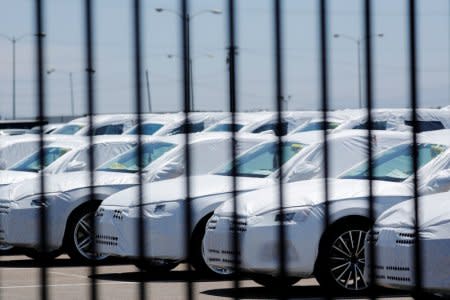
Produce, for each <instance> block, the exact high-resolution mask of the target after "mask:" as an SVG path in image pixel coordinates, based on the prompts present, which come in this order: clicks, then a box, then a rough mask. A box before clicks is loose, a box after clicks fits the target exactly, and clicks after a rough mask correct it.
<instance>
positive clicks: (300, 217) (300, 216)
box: [275, 206, 312, 222]
mask: <svg viewBox="0 0 450 300" xmlns="http://www.w3.org/2000/svg"><path fill="white" fill-rule="evenodd" d="M311 210H312V207H311V206H303V207H298V208H295V209H289V210H285V211H284V212H283V213H282V214H281V213H277V214H275V222H283V221H284V222H292V221H295V222H303V221H305V220H306V218H307V217H308V216H309V215H310V214H311Z"/></svg>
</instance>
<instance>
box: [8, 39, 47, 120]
mask: <svg viewBox="0 0 450 300" xmlns="http://www.w3.org/2000/svg"><path fill="white" fill-rule="evenodd" d="M32 35H33V34H23V35H21V36H19V37H15V36H8V35H5V34H0V37H2V38H4V39H6V40H7V41H9V42H11V45H12V118H13V120H15V119H16V43H17V42H18V41H20V40H21V39H23V38H25V37H28V36H32ZM36 36H42V37H45V33H39V34H37V35H36Z"/></svg>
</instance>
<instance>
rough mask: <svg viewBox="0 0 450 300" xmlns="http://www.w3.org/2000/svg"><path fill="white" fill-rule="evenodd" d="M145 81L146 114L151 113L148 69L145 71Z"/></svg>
mask: <svg viewBox="0 0 450 300" xmlns="http://www.w3.org/2000/svg"><path fill="white" fill-rule="evenodd" d="M145 80H146V82H147V98H148V112H150V113H151V112H152V101H151V98H150V79H149V76H148V69H147V70H145Z"/></svg>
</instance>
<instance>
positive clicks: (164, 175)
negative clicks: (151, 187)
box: [152, 162, 185, 181]
mask: <svg viewBox="0 0 450 300" xmlns="http://www.w3.org/2000/svg"><path fill="white" fill-rule="evenodd" d="M184 171H185V169H184V166H183V164H181V163H180V162H170V163H168V164H166V165H164V167H162V169H161V170H160V171H158V172H157V173H156V174H155V176H153V178H152V181H159V180H167V179H172V178H176V177H179V176H181V175H183V174H184Z"/></svg>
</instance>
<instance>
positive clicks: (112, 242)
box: [95, 234, 119, 247]
mask: <svg viewBox="0 0 450 300" xmlns="http://www.w3.org/2000/svg"><path fill="white" fill-rule="evenodd" d="M95 241H96V243H97V244H99V245H105V246H114V247H116V246H117V245H118V243H119V237H118V236H115V235H104V234H97V235H96V236H95Z"/></svg>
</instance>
